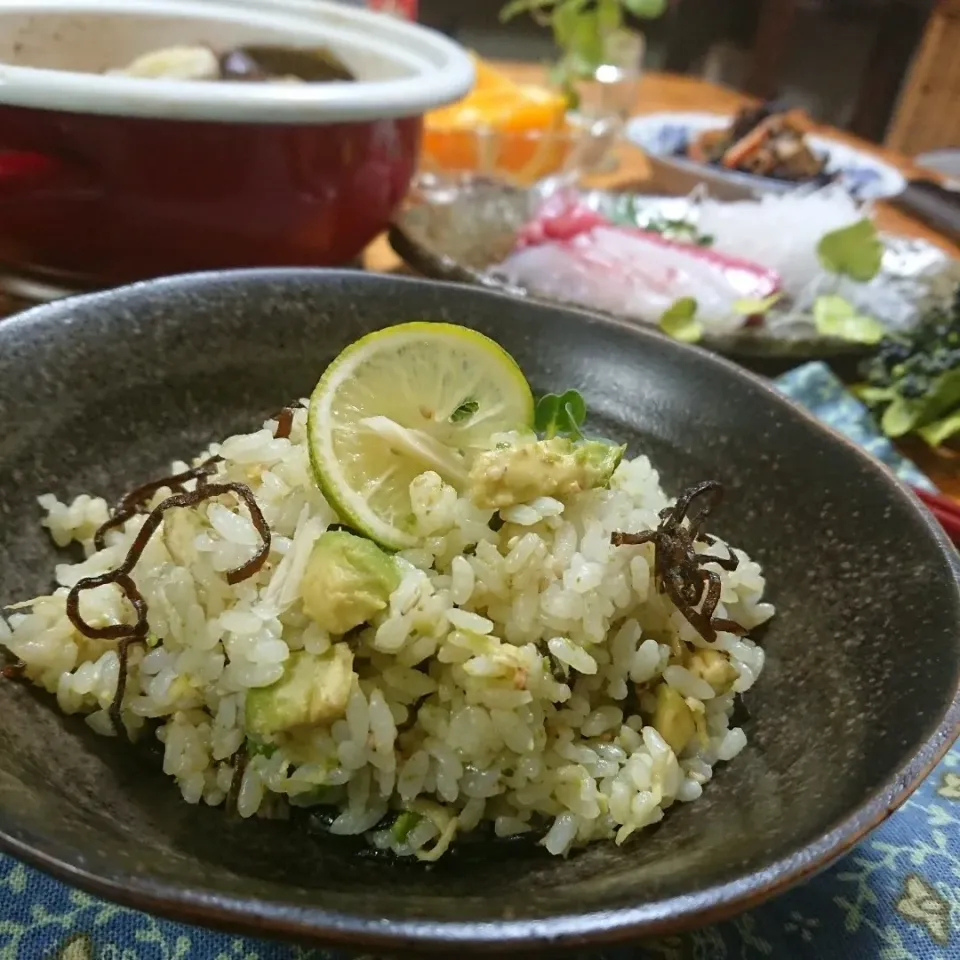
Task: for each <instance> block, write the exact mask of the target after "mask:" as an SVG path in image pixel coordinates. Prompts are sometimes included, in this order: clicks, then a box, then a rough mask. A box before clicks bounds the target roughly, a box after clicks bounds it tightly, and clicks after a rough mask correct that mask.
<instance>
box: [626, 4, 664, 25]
mask: <svg viewBox="0 0 960 960" xmlns="http://www.w3.org/2000/svg"><path fill="white" fill-rule="evenodd" d="M623 5H624V6H625V7H626V8H627V9H628V10H629V11H630V12H631V13H632V14H633V15H634V16H635V17H640V19H641V20H655V19H656V18H657V17H659V16H662V15H663V12H664V11H665V10H666V9H667V0H623Z"/></svg>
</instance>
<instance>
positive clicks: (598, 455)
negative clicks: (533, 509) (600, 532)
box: [469, 437, 626, 510]
mask: <svg viewBox="0 0 960 960" xmlns="http://www.w3.org/2000/svg"><path fill="white" fill-rule="evenodd" d="M625 450H626V447H625V446H622V447H618V446H614V445H612V444H609V443H603V442H602V441H599V440H586V441H583V442H581V443H574V442H573V441H572V440H568V439H565V438H563V437H554V438H553V439H551V440H538V441H537V442H536V443H525V444H522V445H520V446H516V447H508V448H506V449H503V450H491V451H489V452H487V453H483V454H481V455H480V456H479V457H477V459H476V461H475V462H474V465H473V467H472V469H471V470H470V480H469V495H470V498H471V500H473V502H474V503H475V504H476V505H477V506H478V507H483V508H487V509H494V510H499V509H502V508H504V507H510V506H513V505H514V504H517V503H527V502H529V501H530V500H534V499H536V498H537V497H561V498H562V497H568V496H571V495H572V494H575V493H580V492H581V491H583V490H592V489H593V488H594V487H602V486H606V485H607V484H608V483H609V482H610V478H611V477H612V476H613V472H614V470H616V469H617V467H618V466H619V465H620V461H621V460H622V459H623V454H624V451H625Z"/></svg>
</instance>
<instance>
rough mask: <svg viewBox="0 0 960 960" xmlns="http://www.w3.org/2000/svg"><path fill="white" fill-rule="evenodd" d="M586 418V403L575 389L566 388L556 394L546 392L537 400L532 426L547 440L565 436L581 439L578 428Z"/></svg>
mask: <svg viewBox="0 0 960 960" xmlns="http://www.w3.org/2000/svg"><path fill="white" fill-rule="evenodd" d="M586 418H587V404H586V402H585V401H584V399H583V397H582V396H581V395H580V393H579V392H578V391H576V390H567V391H566V393H562V394H560V395H557V394H555V393H548V394H546V395H545V396H542V397H541V398H540V399H539V400H538V401H537V406H536V409H535V411H534V421H533V422H534V426H535V427H536V430H537V432H538V433H542V434H543V435H544V436H545V437H546V438H547V439H548V440H552V439H553V438H554V437H558V436H565V437H569V438H570V439H571V440H582V439H583V433H582V431H581V430H580V427H581V425H582V424H583V421H584V420H586Z"/></svg>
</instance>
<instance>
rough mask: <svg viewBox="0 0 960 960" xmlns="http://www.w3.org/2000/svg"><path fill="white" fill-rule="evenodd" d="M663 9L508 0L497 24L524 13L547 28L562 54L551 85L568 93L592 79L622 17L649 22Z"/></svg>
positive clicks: (610, 1) (660, 2) (616, 2)
mask: <svg viewBox="0 0 960 960" xmlns="http://www.w3.org/2000/svg"><path fill="white" fill-rule="evenodd" d="M666 7H667V0H510V2H508V3H507V4H506V5H505V6H504V7H503V8H502V9H501V10H500V21H501V23H506V22H507V21H508V20H512V19H513V18H514V17H516V16H519V15H520V14H522V13H527V14H529V15H530V17H531V18H532V19H533V20H534V21H535V22H536V23H538V24H540V25H541V26H544V27H550V29H551V30H552V31H553V39H554V40H555V42H556V44H557V46H558V47H559V48H560V50H561V51H562V54H563V55H562V57H561V58H560V61H559V64H558V67H559V70H558V72H557V74H556V75H555V76H556V78H558V79H556V80H555V82H557V85H558V86H559V87H560V88H561V89H563V90H565V91H567V92H569V91H570V89H571V83H572V81H574V80H578V79H591V78H593V74H594V72H595V71H596V69H597V68H598V67H600V66H602V65H603V63H604V57H605V53H606V50H607V42H608V40H609V39H610V38H611V37H615V36H617V35H619V34H622V32H623V27H624V15H625V13H628V12H629V13H631V14H633V16H635V17H641V18H643V19H647V20H650V19H653V18H655V17H659V16H660V15H661V14H662V13H663V12H664V11H665V10H666Z"/></svg>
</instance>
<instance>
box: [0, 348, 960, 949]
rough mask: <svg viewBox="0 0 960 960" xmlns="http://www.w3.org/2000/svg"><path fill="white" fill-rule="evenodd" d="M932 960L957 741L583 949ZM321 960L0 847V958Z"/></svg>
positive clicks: (831, 418)
mask: <svg viewBox="0 0 960 960" xmlns="http://www.w3.org/2000/svg"><path fill="white" fill-rule="evenodd" d="M778 385H779V386H780V387H781V389H782V390H783V391H784V392H786V393H788V394H790V395H792V396H793V397H794V398H795V399H796V400H798V401H799V402H801V403H803V404H805V405H806V406H807V407H808V408H809V409H811V410H812V411H813V412H814V413H815V414H816V415H817V416H819V417H820V418H821V419H823V420H824V421H826V422H828V423H830V424H831V425H832V426H833V427H834V428H835V429H838V430H841V431H843V432H844V433H846V434H848V435H849V436H850V437H851V438H852V439H854V440H856V441H857V442H858V443H861V444H862V445H864V446H865V447H867V448H868V449H870V451H871V452H872V453H873V454H874V455H875V456H877V457H878V458H879V459H881V460H883V461H884V462H885V463H887V465H888V466H889V467H890V468H891V469H893V470H894V471H895V472H896V473H897V474H898V475H899V476H900V477H901V478H902V479H904V480H905V481H906V482H908V483H914V484H916V483H927V484H928V483H929V482H928V481H926V479H925V478H924V477H922V475H921V474H919V471H918V470H917V468H916V467H915V466H914V465H913V464H911V463H910V462H909V461H907V460H905V459H903V458H902V457H901V456H900V455H899V454H898V453H897V452H896V451H895V450H894V449H893V448H892V447H891V446H890V445H889V444H888V443H887V442H886V441H885V440H884V439H883V438H882V437H880V436H879V435H878V434H877V432H876V429H875V427H874V426H873V424H872V421H871V420H870V418H869V416H868V415H867V414H866V411H864V410H863V408H862V407H860V405H859V404H858V402H857V401H856V400H854V399H853V398H852V397H851V396H850V394H849V393H847V392H846V391H845V390H844V388H843V386H842V384H840V383H839V382H838V381H837V380H835V379H834V378H833V376H832V375H831V374H830V373H829V371H828V370H827V369H826V368H825V367H823V366H822V365H820V364H809V365H807V366H805V367H801V368H798V369H797V370H794V371H792V372H791V373H789V374H787V375H786V376H785V377H784V378H781V380H780V381H779V382H778ZM761 957H770V958H774V960H813V958H817V960H819V958H827V960H935V958H940V957H943V958H948V957H955V958H956V957H960V748H955V749H954V750H953V751H951V752H950V753H949V754H948V756H947V757H946V759H945V760H944V761H943V763H941V764H940V766H939V767H938V768H937V769H936V770H935V771H934V773H933V774H932V775H931V776H930V777H929V778H928V780H927V781H926V782H925V783H924V784H923V785H922V786H921V787H920V789H919V790H918V791H917V792H916V793H915V794H914V795H913V796H912V797H911V798H910V799H909V800H908V801H907V802H906V804H905V805H904V806H903V807H902V808H901V809H900V810H898V811H897V812H896V813H895V814H894V815H893V816H892V817H891V818H890V819H889V820H888V821H887V822H886V823H885V824H884V825H883V826H882V827H880V828H879V829H878V830H876V831H875V832H874V833H873V834H871V836H870V837H869V838H868V839H867V840H865V841H864V842H863V843H861V844H860V845H859V846H858V847H857V848H856V850H854V851H853V852H852V853H850V854H849V855H848V856H846V857H845V858H844V859H843V860H842V861H840V863H838V864H837V865H836V866H834V867H833V868H832V869H831V870H829V871H827V872H826V873H824V874H821V875H820V876H819V877H817V878H815V879H814V880H812V881H810V882H808V883H807V884H805V885H804V886H802V887H799V888H797V889H795V890H793V891H792V892H790V893H788V894H786V895H784V896H782V897H779V898H778V899H776V900H773V901H771V902H770V903H768V904H766V905H764V906H762V907H760V908H758V909H756V910H753V911H751V912H750V913H746V914H744V915H743V916H741V917H739V918H737V919H736V920H731V921H729V922H728V923H723V924H719V925H717V926H714V927H707V928H704V929H702V930H697V931H693V932H691V933H687V934H684V935H682V936H678V937H671V938H668V939H664V940H658V941H653V942H646V943H640V944H636V945H632V946H629V947H622V948H618V949H611V950H606V951H604V952H603V953H597V954H592V955H589V956H588V955H584V960H648V958H649V960H653V958H663V960H725V958H731V960H733V958H737V960H753V958H761ZM47 958H49V960H328V958H332V955H331V954H329V953H327V952H325V951H322V950H310V949H304V948H302V947H297V946H290V945H286V944H281V943H270V942H266V941H261V940H253V939H248V938H243V937H235V936H230V935H227V934H221V933H215V932H211V931H207V930H202V929H199V928H196V927H187V926H183V925H181V924H176V923H170V922H167V921H164V920H158V919H156V918H154V917H151V916H148V915H147V914H144V913H138V912H137V911H134V910H127V909H124V908H122V907H117V906H114V905H113V904H109V903H105V902H103V901H102V900H98V899H96V898H95V897H91V896H89V895H88V894H86V893H82V892H81V891H79V890H75V889H71V888H70V887H66V886H64V885H63V884H60V883H58V882H56V881H54V880H51V879H49V878H48V877H46V876H44V875H42V874H40V873H37V872H36V871H35V870H32V869H30V868H28V867H26V866H24V865H23V864H21V863H18V862H17V861H15V860H13V859H11V858H9V857H2V856H0V960H47Z"/></svg>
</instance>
